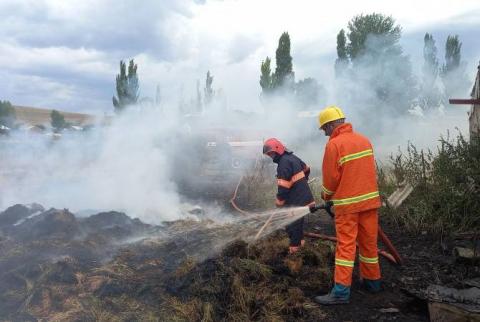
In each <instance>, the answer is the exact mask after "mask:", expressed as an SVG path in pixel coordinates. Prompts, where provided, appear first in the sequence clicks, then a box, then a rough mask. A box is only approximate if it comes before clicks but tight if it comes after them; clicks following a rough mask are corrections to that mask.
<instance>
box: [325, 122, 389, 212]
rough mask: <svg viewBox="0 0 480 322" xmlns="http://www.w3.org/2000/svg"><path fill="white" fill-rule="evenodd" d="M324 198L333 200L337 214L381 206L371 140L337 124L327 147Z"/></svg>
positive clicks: (349, 127)
mask: <svg viewBox="0 0 480 322" xmlns="http://www.w3.org/2000/svg"><path fill="white" fill-rule="evenodd" d="M322 173H323V184H322V197H323V198H324V199H325V200H331V201H333V204H334V205H335V213H336V214H342V213H355V212H360V211H365V210H369V209H375V208H379V207H380V197H379V192H378V186H377V173H376V168H375V159H374V157H373V148H372V145H371V143H370V141H369V140H368V139H367V138H366V137H364V136H363V135H360V134H358V133H355V132H353V130H352V125H351V124H350V123H345V124H342V125H340V126H338V127H337V128H336V129H335V130H334V131H333V133H332V135H331V136H330V140H329V141H328V143H327V145H326V146H325V154H324V157H323V166H322Z"/></svg>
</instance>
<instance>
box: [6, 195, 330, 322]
mask: <svg viewBox="0 0 480 322" xmlns="http://www.w3.org/2000/svg"><path fill="white" fill-rule="evenodd" d="M38 212H40V213H38ZM32 215H33V216H32ZM270 216H272V213H270V212H267V213H263V214H256V215H250V216H245V217H242V218H240V219H238V220H233V221H232V220H230V221H224V222H215V221H213V220H212V219H201V220H198V219H190V220H179V221H172V222H165V223H163V224H162V225H156V226H155V225H149V224H144V223H143V222H141V221H140V220H139V219H131V218H130V217H128V216H127V215H125V214H123V213H119V212H113V211H112V212H103V213H98V214H95V215H92V216H89V217H87V218H78V217H76V216H75V215H74V214H72V213H71V212H70V211H69V210H68V209H63V210H58V209H49V210H45V209H43V207H42V206H40V205H31V206H24V205H15V206H12V207H10V208H8V209H6V210H5V211H4V212H2V213H0V221H1V222H2V225H1V227H0V233H1V237H0V272H2V273H1V274H0V294H1V295H0V312H2V313H1V314H0V316H1V317H2V318H9V317H14V316H23V317H25V318H27V317H29V318H32V319H33V318H37V319H38V318H41V319H49V320H50V319H58V320H69V319H72V318H73V317H74V316H76V315H77V314H79V315H78V316H80V317H82V318H85V319H87V320H88V319H94V320H97V319H98V317H99V316H98V315H96V314H100V315H102V314H107V315H108V314H112V315H111V316H112V317H116V318H118V317H123V316H124V315H123V313H122V312H121V311H122V309H120V306H121V305H120V304H118V305H120V306H118V307H117V306H115V305H114V307H115V308H113V309H107V308H106V307H104V305H107V302H108V301H110V300H111V301H114V302H116V303H120V302H122V301H124V302H122V303H124V304H128V305H127V306H126V307H124V308H123V310H125V309H126V310H129V309H128V308H127V307H129V308H131V305H137V306H140V307H142V310H144V311H145V314H147V313H148V314H155V316H162V314H167V313H168V314H171V313H172V312H171V310H177V309H181V307H182V305H183V304H182V303H183V302H181V301H180V302H178V300H177V298H176V296H177V295H178V294H180V293H182V292H183V293H184V294H187V293H188V292H191V291H193V289H190V287H192V285H189V286H188V287H187V284H186V283H187V280H189V279H192V278H194V276H196V273H193V270H194V269H195V268H196V269H197V270H207V269H208V267H209V265H212V264H211V263H212V261H213V262H215V261H216V260H214V259H209V258H212V256H214V255H217V254H220V253H221V254H222V255H221V256H220V258H222V259H221V261H223V260H225V261H226V262H224V263H222V262H221V261H219V262H218V263H217V264H215V265H220V266H218V267H217V268H218V269H219V268H220V267H224V269H225V271H223V272H217V274H220V275H218V276H219V277H218V278H219V279H218V280H216V281H215V283H217V284H218V285H216V286H214V287H216V288H221V287H223V286H225V287H227V288H226V291H228V290H230V289H231V287H238V288H239V292H241V293H242V292H245V290H246V289H244V288H246V287H247V285H245V286H241V285H239V284H238V283H247V281H248V279H249V278H250V277H249V276H254V275H255V274H257V273H258V274H261V278H262V280H263V281H264V282H265V283H266V282H267V281H268V279H270V278H273V277H272V273H271V272H270V271H271V270H272V269H271V268H268V267H267V266H266V265H270V264H271V265H277V266H279V268H278V270H280V271H282V272H283V271H284V272H288V271H289V267H291V265H290V266H289V264H285V263H283V262H282V261H279V259H280V258H281V257H285V256H286V254H287V252H286V250H287V248H288V247H287V246H288V239H287V238H286V236H285V235H281V237H279V236H277V237H275V238H274V239H268V238H267V239H265V240H261V241H258V243H257V244H256V246H252V247H249V246H248V244H247V243H246V242H243V241H242V242H240V241H237V242H236V240H240V239H245V240H253V238H254V236H255V235H256V233H257V232H258V230H259V228H260V227H262V226H263V224H264V222H265V220H266V218H268V217H270ZM297 218H298V217H295V216H291V215H290V216H289V215H288V213H285V211H283V212H282V211H280V212H279V213H278V219H277V220H272V221H271V222H272V225H271V226H270V227H269V228H268V229H265V234H266V235H268V234H270V233H271V232H272V231H274V230H277V229H278V228H279V227H281V226H283V225H285V224H287V223H289V222H291V221H293V220H295V219H297ZM3 219H5V220H3ZM227 244H230V246H228V247H227V248H225V246H226V245H227ZM260 244H265V247H262V248H259V247H260V246H259V245H260ZM312 252H313V253H312ZM330 252H331V249H330V248H329V247H326V246H325V247H323V246H322V247H320V248H319V249H317V250H311V253H308V252H307V253H306V254H307V255H305V256H307V257H308V258H307V257H306V258H307V259H306V261H307V262H309V263H311V264H312V265H313V268H312V269H314V270H319V271H321V272H323V273H322V274H327V272H326V267H327V266H326V265H321V263H323V262H324V261H325V260H326V259H325V258H323V256H327V255H326V254H327V253H328V254H330ZM308 254H310V255H308ZM312 254H313V255H312ZM279 256H280V257H279ZM312 256H313V258H314V259H312ZM204 260H206V262H205V264H200V266H198V265H199V264H198V263H202V261H204ZM257 260H259V261H261V262H260V263H257V262H256V261H257ZM297 261H298V260H297ZM300 261H301V259H300ZM202 265H206V266H202ZM231 265H233V266H235V267H237V268H235V269H233V266H232V268H228V266H231ZM308 265H309V264H307V266H308ZM302 271H303V272H304V273H306V271H305V270H302ZM291 272H292V274H298V270H295V269H293V268H292V270H291ZM192 274H193V275H192ZM223 274H227V275H228V276H230V277H229V278H228V279H227V280H223V278H221V277H220V276H222V275H223ZM239 274H240V275H239ZM242 274H243V275H242ZM302 274H303V273H302ZM207 275H208V274H207ZM207 275H202V276H204V278H206V276H207ZM236 275H239V276H237V277H235V276H236ZM239 279H243V282H241V281H240V280H239ZM327 280H328V279H327V278H325V280H324V281H325V282H326V281H327ZM233 281H235V282H234V284H232V285H233V286H232V285H230V286H228V285H223V284H225V283H227V284H228V283H230V282H232V283H233ZM196 283H200V284H201V285H200V284H198V287H199V289H198V290H197V291H196V292H197V293H198V292H206V291H207V288H208V287H210V286H211V285H210V286H209V285H207V284H209V283H208V281H207V280H201V281H200V280H199V281H197V282H196ZM219 283H222V284H219ZM285 283H286V284H284V285H283V288H282V292H283V291H284V290H285V291H288V290H289V288H290V287H293V286H291V283H290V284H289V283H287V282H285ZM292 285H293V284H292ZM247 288H248V289H249V290H248V292H250V293H251V294H250V295H248V296H249V297H252V296H253V294H254V293H255V290H254V289H255V287H254V286H248V287H247ZM132 292H133V293H132ZM277 292H280V290H269V288H268V286H267V284H265V285H264V293H265V294H264V296H265V299H266V300H267V299H268V301H271V302H272V304H269V305H272V310H274V309H275V310H277V309H276V308H274V306H275V305H280V304H281V303H283V302H282V301H284V300H286V298H285V299H279V298H277V297H278V295H275V294H276V293H277ZM293 292H297V293H298V290H294V291H293ZM274 293H275V294H274ZM280 293H281V292H280ZM128 294H132V297H130V295H128ZM242 294H243V293H242ZM232 296H236V295H232ZM239 296H240V295H239ZM106 299H109V300H108V301H107V302H105V300H106ZM159 300H161V301H162V302H161V303H170V305H171V306H169V305H164V304H162V305H160V303H158V301H159ZM218 300H220V299H218ZM239 300H240V299H235V300H234V299H232V301H239ZM252 300H253V298H252ZM118 301H119V302H118ZM155 301H157V303H155ZM302 301H303V299H302V300H301V302H302ZM127 302H128V303H127ZM85 303H86V304H85ZM135 303H136V304H135ZM175 303H176V304H175ZM302 303H303V302H302ZM202 305H203V304H202ZM205 305H207V306H208V305H209V304H205ZM289 305H293V306H298V305H300V307H298V310H300V311H302V312H303V309H302V308H301V306H302V305H303V304H299V303H296V304H289ZM99 307H101V309H100V308H99ZM202 307H203V306H202ZM96 308H98V311H96ZM226 309H227V308H226V307H223V308H222V310H226ZM238 310H243V308H241V307H239V308H238ZM296 310H297V309H296ZM167 311H168V312H167ZM100 312H102V313H100ZM109 312H110V313H109ZM175 312H176V313H174V315H175V316H178V317H179V319H180V320H181V318H180V317H181V316H182V314H184V313H185V312H184V313H181V312H178V311H175ZM305 312H306V311H305ZM237 313H238V312H237ZM237 313H233V311H232V313H231V314H232V317H234V314H237ZM192 314H200V313H198V312H196V313H192ZM201 314H203V313H201ZM205 314H206V313H205ZM209 314H213V317H214V316H218V314H223V313H222V312H220V311H218V312H214V311H212V312H210V313H209ZM238 314H240V313H238ZM241 314H247V315H251V314H253V313H252V312H251V313H241ZM241 314H240V315H238V317H240V316H243V315H241ZM268 314H273V313H268ZM275 314H280V313H278V312H277V313H275ZM283 314H289V313H288V312H287V311H285V312H284V313H283ZM302 314H307V313H302ZM307 315H308V314H307ZM202 316H203V315H202Z"/></svg>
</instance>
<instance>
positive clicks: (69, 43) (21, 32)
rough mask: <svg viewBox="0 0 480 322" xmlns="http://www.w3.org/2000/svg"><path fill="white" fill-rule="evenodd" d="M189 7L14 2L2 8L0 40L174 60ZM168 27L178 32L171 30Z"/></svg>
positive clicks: (168, 2) (184, 4)
mask: <svg viewBox="0 0 480 322" xmlns="http://www.w3.org/2000/svg"><path fill="white" fill-rule="evenodd" d="M189 6H190V3H189V2H188V1H174V0H166V1H162V2H161V3H160V2H142V3H141V4H139V3H138V2H136V1H121V2H119V1H113V0H104V1H82V2H63V1H54V0H50V1H31V0H30V1H29V0H24V1H18V2H13V3H12V2H9V1H7V2H6V3H3V4H2V8H0V9H2V10H1V11H2V12H3V14H2V18H3V19H2V20H3V23H2V24H1V25H0V26H1V30H3V31H0V34H1V35H2V37H3V38H5V39H10V40H14V41H15V42H16V43H18V44H19V45H21V46H25V47H70V48H79V47H85V48H94V49H96V50H100V51H109V52H118V53H119V54H120V55H123V56H134V55H136V54H138V53H142V52H149V53H150V54H152V55H154V56H157V57H159V58H162V59H167V60H168V59H175V58H176V55H175V54H176V51H175V43H174V42H173V40H175V37H176V35H177V32H178V31H179V30H180V29H181V26H182V22H183V20H184V19H188V18H189V17H191V13H190V9H189ZM172 25H174V26H175V27H176V29H171V28H172Z"/></svg>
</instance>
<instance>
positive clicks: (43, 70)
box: [0, 0, 480, 113]
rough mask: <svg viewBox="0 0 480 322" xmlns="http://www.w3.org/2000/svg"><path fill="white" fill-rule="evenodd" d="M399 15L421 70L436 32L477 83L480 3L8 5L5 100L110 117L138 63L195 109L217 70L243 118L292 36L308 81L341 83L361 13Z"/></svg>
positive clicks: (88, 1)
mask: <svg viewBox="0 0 480 322" xmlns="http://www.w3.org/2000/svg"><path fill="white" fill-rule="evenodd" d="M371 12H378V13H383V14H387V15H392V16H393V17H394V18H395V19H396V20H397V22H398V23H399V24H400V25H401V26H402V27H403V38H402V45H403V46H404V49H405V52H406V53H407V54H409V55H410V57H411V59H412V60H413V63H414V66H415V65H416V68H419V66H420V62H419V60H420V59H421V55H422V48H423V35H424V33H425V32H430V33H433V36H434V38H435V39H436V41H437V46H438V47H439V50H440V55H441V57H439V58H440V60H441V61H443V58H442V56H443V47H444V42H445V38H446V36H447V35H448V34H449V33H452V34H459V35H460V38H461V41H462V42H463V47H462V49H463V58H464V60H465V61H466V62H467V63H468V66H469V70H467V71H468V72H469V73H470V74H472V77H473V76H474V73H475V69H474V67H475V66H476V64H477V63H478V61H479V60H480V41H479V33H480V31H479V30H480V1H478V0H456V1H454V0H451V1H443V0H436V1H433V0H428V1H418V0H416V1H413V0H402V1H400V0H398V1H381V0H367V1H365V0H362V1H354V0H352V1H328V2H327V1H318V0H311V1H307V0H305V1H302V0H290V1H286V0H224V1H219V0H216V1H215V0H203V1H202V0H196V1H194V0H190V1H187V0H161V1H153V0H152V1H133V0H131V1H122V0H115V1H114V0H83V1H67V0H0V37H1V41H0V99H2V100H5V99H6V100H9V101H11V102H12V103H13V104H15V105H28V106H36V107H50V108H56V109H60V110H70V111H84V112H93V113H104V112H108V113H110V112H111V111H112V109H113V108H112V103H111V97H112V95H113V93H114V87H115V75H116V74H117V73H118V63H119V60H120V59H124V60H128V59H131V58H135V61H136V62H137V63H138V73H139V77H140V86H141V96H142V97H145V96H149V97H153V96H154V94H155V90H154V89H155V86H156V85H157V84H159V85H160V87H161V89H162V92H163V95H164V96H165V97H167V98H171V99H174V98H175V97H178V96H179V95H180V92H181V91H182V89H183V93H184V95H185V96H187V97H189V96H190V95H191V94H192V92H193V91H194V90H195V83H196V80H197V79H200V80H201V81H202V82H203V81H204V78H205V73H206V71H207V70H210V71H211V72H212V74H213V75H214V87H215V88H222V89H223V91H224V92H225V93H226V95H227V98H228V103H229V105H230V106H231V107H234V108H235V107H236V108H249V107H252V106H255V105H256V104H258V95H259V93H260V87H259V85H258V79H259V66H260V63H261V61H262V59H264V58H265V56H267V55H268V56H274V54H275V48H276V46H277V41H278V37H279V36H280V34H281V33H282V32H283V31H288V32H289V33H290V36H291V39H292V56H293V61H294V70H295V72H296V76H297V79H300V78H303V77H308V76H311V77H315V78H317V79H318V80H319V81H320V82H321V83H327V82H329V80H331V75H332V73H333V62H334V60H335V55H336V53H335V46H336V43H335V41H336V34H337V32H338V31H339V30H340V29H341V28H345V27H346V25H347V23H348V21H349V20H350V19H351V18H352V17H353V16H355V15H357V14H361V13H371Z"/></svg>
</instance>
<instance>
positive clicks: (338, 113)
mask: <svg viewBox="0 0 480 322" xmlns="http://www.w3.org/2000/svg"><path fill="white" fill-rule="evenodd" d="M344 118H345V114H343V112H342V110H341V109H340V107H338V106H334V105H332V106H327V107H325V108H324V109H323V110H322V111H320V114H318V125H319V127H320V128H321V127H322V126H324V125H325V124H327V123H328V122H332V121H335V120H340V119H344Z"/></svg>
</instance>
